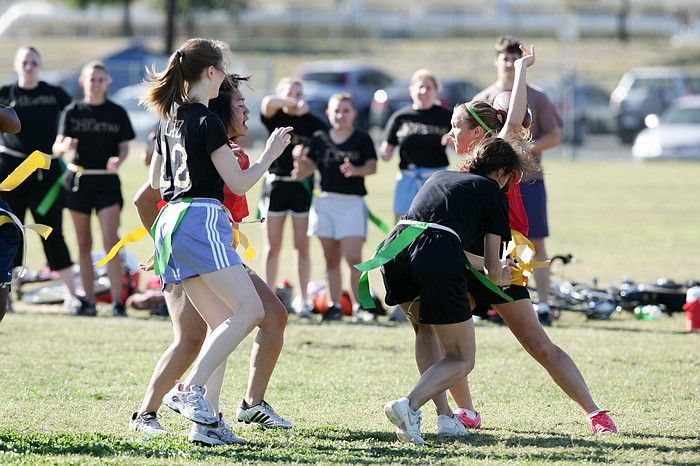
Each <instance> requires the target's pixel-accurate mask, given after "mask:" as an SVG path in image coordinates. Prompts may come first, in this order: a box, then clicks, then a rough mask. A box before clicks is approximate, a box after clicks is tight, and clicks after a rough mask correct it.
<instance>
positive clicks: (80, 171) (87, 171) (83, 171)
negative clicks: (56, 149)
mask: <svg viewBox="0 0 700 466" xmlns="http://www.w3.org/2000/svg"><path fill="white" fill-rule="evenodd" d="M68 170H70V171H72V172H73V173H75V177H73V186H72V187H71V191H73V192H74V193H77V192H78V190H79V189H80V178H81V177H83V176H95V175H112V176H116V175H117V174H116V173H115V172H111V171H109V170H107V169H106V168H85V167H81V166H80V165H76V164H74V163H69V164H68Z"/></svg>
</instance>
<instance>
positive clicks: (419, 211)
mask: <svg viewBox="0 0 700 466" xmlns="http://www.w3.org/2000/svg"><path fill="white" fill-rule="evenodd" d="M403 218H405V219H408V220H418V221H423V222H431V223H438V224H440V225H443V226H446V227H449V228H451V229H453V230H454V231H455V232H456V233H457V234H458V235H459V237H460V240H461V241H462V249H464V250H467V251H471V248H473V247H474V244H476V243H482V248H483V242H484V236H485V235H486V234H487V233H492V234H494V235H499V236H500V237H501V239H502V240H504V241H507V240H509V239H510V226H509V224H508V201H507V200H506V196H505V194H504V193H503V191H502V190H501V189H500V188H499V187H498V184H497V183H496V182H495V181H493V180H492V179H490V178H485V177H483V176H479V175H474V174H472V173H463V172H454V171H441V172H438V173H435V174H434V175H432V176H431V177H430V178H428V181H426V182H425V184H424V185H423V187H422V188H421V189H420V190H419V191H418V194H417V195H416V197H415V198H414V199H413V202H412V203H411V207H410V209H408V212H407V213H406V215H404V217H403Z"/></svg>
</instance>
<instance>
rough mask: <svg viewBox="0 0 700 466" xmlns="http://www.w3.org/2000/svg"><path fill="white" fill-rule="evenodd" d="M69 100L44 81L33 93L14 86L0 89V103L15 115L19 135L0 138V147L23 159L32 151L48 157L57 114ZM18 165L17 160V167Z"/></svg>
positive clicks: (54, 136) (59, 114) (5, 134)
mask: <svg viewBox="0 0 700 466" xmlns="http://www.w3.org/2000/svg"><path fill="white" fill-rule="evenodd" d="M71 100H72V99H71V97H70V96H69V95H68V94H67V93H66V91H64V90H63V89H61V88H60V87H57V86H52V85H50V84H47V83H45V82H44V81H39V84H38V85H37V87H35V88H34V89H22V88H20V87H19V85H18V84H17V83H14V84H10V85H7V86H3V87H1V88H0V103H1V104H4V105H7V106H10V107H12V108H13V109H14V110H15V112H17V116H18V117H19V120H20V121H21V122H22V131H20V132H19V133H17V134H7V133H2V134H0V144H2V145H3V146H5V147H7V148H8V149H12V150H14V151H17V152H21V153H23V154H26V155H29V154H31V153H32V152H34V151H35V150H40V151H42V152H44V153H46V154H51V146H52V145H53V143H54V141H55V140H56V132H57V130H58V121H59V118H60V117H61V111H62V110H63V109H64V108H65V107H66V106H67V105H68V104H70V103H71ZM10 158H14V157H10ZM20 162H21V159H19V158H17V164H19V163H20Z"/></svg>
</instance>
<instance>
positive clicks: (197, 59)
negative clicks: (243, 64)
mask: <svg viewBox="0 0 700 466" xmlns="http://www.w3.org/2000/svg"><path fill="white" fill-rule="evenodd" d="M229 51H230V49H229V47H228V45H226V44H225V43H224V42H221V41H218V40H208V39H201V38H194V39H189V40H187V41H185V43H183V44H182V45H181V46H180V48H178V49H177V50H176V51H175V52H174V53H173V54H172V55H170V58H169V59H168V64H167V65H166V67H165V70H163V71H161V72H158V71H156V70H155V69H154V68H151V69H149V70H147V71H146V79H145V84H146V86H147V90H146V92H145V93H144V95H143V97H141V103H142V104H143V105H145V106H146V107H147V108H148V109H149V110H150V111H151V112H153V113H155V114H156V115H158V116H159V117H161V118H168V117H170V115H171V113H172V111H173V106H174V104H178V105H185V104H188V103H190V100H189V96H188V95H187V91H188V89H189V87H190V86H191V85H192V84H194V83H196V82H197V81H199V80H200V78H201V76H202V71H204V70H205V69H207V68H208V67H210V66H213V67H215V68H218V69H221V70H222V71H224V72H225V68H226V67H225V61H226V59H227V58H228V55H229ZM227 76H228V75H227ZM227 79H228V77H227Z"/></svg>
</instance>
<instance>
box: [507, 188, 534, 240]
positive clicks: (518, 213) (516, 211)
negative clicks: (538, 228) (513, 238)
mask: <svg viewBox="0 0 700 466" xmlns="http://www.w3.org/2000/svg"><path fill="white" fill-rule="evenodd" d="M506 197H507V198H508V207H509V209H508V221H509V222H510V229H511V230H515V231H517V232H518V233H522V234H523V236H525V237H526V238H527V232H528V230H529V224H528V221H527V213H526V212H525V206H524V205H523V197H522V196H521V195H520V183H511V184H510V185H509V187H508V190H507V191H506Z"/></svg>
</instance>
